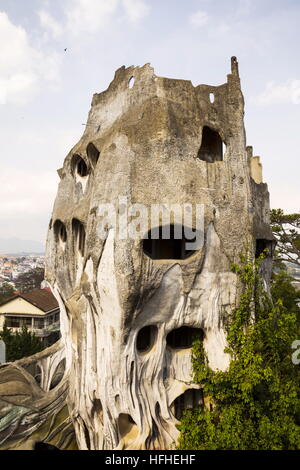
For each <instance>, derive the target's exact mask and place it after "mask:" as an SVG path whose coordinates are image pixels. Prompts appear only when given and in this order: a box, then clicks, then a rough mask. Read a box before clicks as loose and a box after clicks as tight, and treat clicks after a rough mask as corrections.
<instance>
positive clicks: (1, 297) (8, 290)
mask: <svg viewBox="0 0 300 470" xmlns="http://www.w3.org/2000/svg"><path fill="white" fill-rule="evenodd" d="M13 295H14V288H13V286H12V285H11V284H9V283H8V282H4V283H3V284H2V286H1V287H0V303H2V302H4V301H5V300H7V299H9V298H10V297H12V296H13Z"/></svg>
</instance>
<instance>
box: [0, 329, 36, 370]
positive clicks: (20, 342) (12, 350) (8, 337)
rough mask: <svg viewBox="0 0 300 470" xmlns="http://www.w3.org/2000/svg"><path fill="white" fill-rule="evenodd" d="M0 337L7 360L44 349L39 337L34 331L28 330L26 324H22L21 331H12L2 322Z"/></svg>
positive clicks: (26, 355) (20, 357) (16, 358)
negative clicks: (4, 347) (4, 346)
mask: <svg viewBox="0 0 300 470" xmlns="http://www.w3.org/2000/svg"><path fill="white" fill-rule="evenodd" d="M0 338H1V339H2V340H3V341H4V343H5V345H6V360H7V362H13V361H17V360H18V359H22V358H23V357H29V356H32V355H33V354H36V353H38V352H40V351H42V350H43V349H44V346H43V343H42V342H41V341H40V339H39V338H37V337H36V336H35V334H34V333H31V332H29V331H28V329H27V327H26V326H23V328H22V330H21V332H16V333H12V331H11V329H10V328H7V326H6V325H5V324H4V327H3V330H2V331H0Z"/></svg>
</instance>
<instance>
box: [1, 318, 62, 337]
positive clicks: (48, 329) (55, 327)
mask: <svg viewBox="0 0 300 470" xmlns="http://www.w3.org/2000/svg"><path fill="white" fill-rule="evenodd" d="M59 326H60V323H59V321H57V322H55V323H51V324H50V325H47V326H45V327H44V328H37V327H36V326H34V327H31V326H27V329H28V331H29V332H31V333H34V334H35V335H36V336H37V337H39V338H41V337H44V336H49V335H50V334H51V333H54V332H55V331H59V329H60V328H59ZM9 328H10V329H11V330H12V332H13V333H16V332H17V331H19V332H20V331H21V330H22V326H20V327H9Z"/></svg>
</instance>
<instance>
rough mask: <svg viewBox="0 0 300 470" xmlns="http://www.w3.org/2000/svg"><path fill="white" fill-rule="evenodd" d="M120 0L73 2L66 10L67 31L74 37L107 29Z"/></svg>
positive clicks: (83, 0) (78, 0)
mask: <svg viewBox="0 0 300 470" xmlns="http://www.w3.org/2000/svg"><path fill="white" fill-rule="evenodd" d="M118 1H119V0H109V1H108V0H71V1H70V2H69V3H68V5H67V9H66V16H67V29H68V30H69V31H70V32H72V33H73V35H74V36H76V35H79V34H80V33H94V32H96V31H98V30H99V29H103V28H105V27H106V26H107V25H108V23H109V22H110V20H111V18H112V16H113V14H114V13H115V11H116V9H117V6H118Z"/></svg>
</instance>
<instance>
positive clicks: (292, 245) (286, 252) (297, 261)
mask: <svg viewBox="0 0 300 470" xmlns="http://www.w3.org/2000/svg"><path fill="white" fill-rule="evenodd" d="M271 226H272V230H273V234H274V236H275V238H276V241H277V247H276V258H275V260H283V261H288V262H290V263H292V264H294V265H296V266H300V214H297V213H295V214H284V212H283V210H282V209H273V210H272V211H271Z"/></svg>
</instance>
